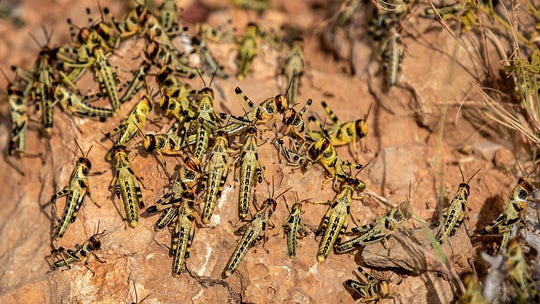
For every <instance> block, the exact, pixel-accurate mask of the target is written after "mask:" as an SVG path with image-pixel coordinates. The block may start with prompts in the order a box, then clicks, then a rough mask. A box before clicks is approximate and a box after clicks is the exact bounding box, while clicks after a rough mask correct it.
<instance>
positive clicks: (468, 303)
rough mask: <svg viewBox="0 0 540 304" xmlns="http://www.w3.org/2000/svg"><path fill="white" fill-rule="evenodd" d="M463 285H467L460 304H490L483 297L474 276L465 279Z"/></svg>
mask: <svg viewBox="0 0 540 304" xmlns="http://www.w3.org/2000/svg"><path fill="white" fill-rule="evenodd" d="M463 285H465V292H464V293H463V294H462V295H461V297H460V299H459V301H458V303H460V304H489V301H488V300H486V298H484V296H483V295H482V289H481V288H480V285H478V282H476V280H475V278H474V276H473V275H472V274H468V275H466V276H465V277H464V278H463Z"/></svg>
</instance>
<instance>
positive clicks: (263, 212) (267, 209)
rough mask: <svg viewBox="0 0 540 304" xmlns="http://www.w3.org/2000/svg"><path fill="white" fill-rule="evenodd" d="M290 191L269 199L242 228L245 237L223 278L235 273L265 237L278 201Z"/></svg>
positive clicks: (237, 246)
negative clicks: (247, 255) (251, 249)
mask: <svg viewBox="0 0 540 304" xmlns="http://www.w3.org/2000/svg"><path fill="white" fill-rule="evenodd" d="M289 190H290V188H289V189H287V190H285V191H284V192H282V193H281V194H279V195H278V196H276V197H275V198H273V197H270V198H267V199H266V200H265V201H264V202H263V203H262V205H261V208H260V209H259V210H258V212H257V213H255V215H254V216H253V218H252V219H251V221H250V222H249V223H248V224H245V225H243V226H242V227H240V229H239V230H240V231H243V235H242V237H241V238H240V241H239V242H238V244H237V245H236V249H234V252H233V254H232V256H231V258H230V259H229V261H228V262H227V266H225V269H224V270H223V276H224V277H225V278H226V277H229V276H230V275H231V274H233V273H234V271H235V270H236V268H237V267H238V265H239V264H240V262H242V260H243V259H244V257H245V256H246V254H247V252H248V250H249V249H250V248H251V247H253V246H254V245H255V243H256V242H257V241H258V240H260V239H262V238H263V237H265V236H263V234H265V232H266V225H267V224H269V220H270V216H272V214H273V213H274V211H275V210H276V206H277V199H278V198H279V197H280V196H282V195H283V194H285V193H286V192H287V191H289Z"/></svg>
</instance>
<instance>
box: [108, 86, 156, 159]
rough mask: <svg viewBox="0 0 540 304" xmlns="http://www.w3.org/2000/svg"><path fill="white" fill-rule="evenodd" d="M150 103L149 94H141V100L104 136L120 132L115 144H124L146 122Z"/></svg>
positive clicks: (150, 107) (150, 106) (150, 108)
mask: <svg viewBox="0 0 540 304" xmlns="http://www.w3.org/2000/svg"><path fill="white" fill-rule="evenodd" d="M152 104H153V102H152V97H150V95H148V94H147V95H145V96H143V98H141V100H140V101H139V102H138V103H137V104H136V105H135V106H134V107H133V109H132V110H131V112H130V113H129V114H128V116H126V117H125V118H124V119H123V120H122V122H121V123H120V125H119V126H118V127H116V128H114V129H113V130H112V131H110V132H108V133H105V136H106V137H107V138H111V136H114V135H115V134H118V133H120V135H119V137H118V139H117V140H116V145H118V146H125V145H126V144H127V143H128V142H129V141H130V140H131V139H132V138H133V137H134V136H135V134H137V133H138V132H140V130H142V127H143V125H144V123H145V122H146V115H147V114H148V112H150V111H151V110H152ZM109 157H110V156H109ZM109 157H108V158H109ZM109 159H110V158H109Z"/></svg>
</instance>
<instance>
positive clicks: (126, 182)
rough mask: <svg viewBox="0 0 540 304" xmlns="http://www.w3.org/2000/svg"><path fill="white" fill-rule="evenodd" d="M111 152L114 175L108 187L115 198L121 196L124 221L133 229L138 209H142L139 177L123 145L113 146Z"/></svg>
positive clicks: (135, 224) (137, 221) (137, 216)
mask: <svg viewBox="0 0 540 304" xmlns="http://www.w3.org/2000/svg"><path fill="white" fill-rule="evenodd" d="M111 151H112V161H113V167H114V170H115V175H114V178H113V180H112V181H111V184H110V186H111V187H114V192H115V193H116V195H117V197H119V196H120V195H121V196H122V201H123V202H124V210H125V213H126V220H127V222H128V224H129V226H131V227H132V228H135V227H137V224H138V223H139V208H144V202H143V200H142V193H141V188H140V187H139V182H138V181H137V179H139V177H138V176H137V175H136V174H135V171H133V167H132V166H131V163H130V161H129V159H128V156H127V153H126V147H125V146H124V145H119V144H115V145H114V146H113V148H112V150H111Z"/></svg>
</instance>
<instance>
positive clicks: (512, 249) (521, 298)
mask: <svg viewBox="0 0 540 304" xmlns="http://www.w3.org/2000/svg"><path fill="white" fill-rule="evenodd" d="M522 246H523V245H522V243H521V242H520V241H519V239H517V238H513V239H511V240H510V241H509V242H508V251H507V252H506V253H505V254H504V256H505V257H506V266H507V267H508V277H509V279H510V282H511V283H512V285H514V288H515V291H516V293H517V298H518V299H517V303H527V302H529V301H534V299H537V298H536V296H537V295H538V291H537V290H536V288H535V282H534V280H533V279H532V275H531V270H530V268H529V266H528V265H527V260H526V259H525V255H524V253H523V248H522Z"/></svg>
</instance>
